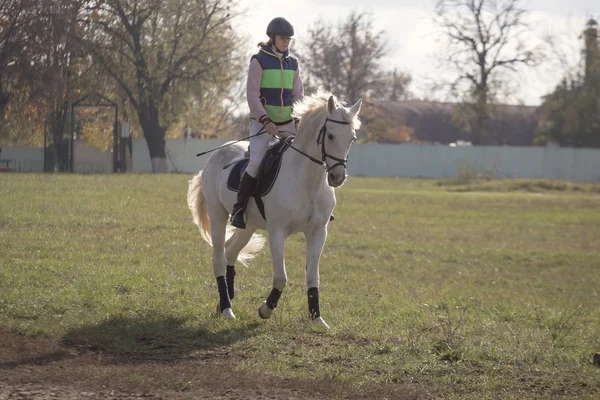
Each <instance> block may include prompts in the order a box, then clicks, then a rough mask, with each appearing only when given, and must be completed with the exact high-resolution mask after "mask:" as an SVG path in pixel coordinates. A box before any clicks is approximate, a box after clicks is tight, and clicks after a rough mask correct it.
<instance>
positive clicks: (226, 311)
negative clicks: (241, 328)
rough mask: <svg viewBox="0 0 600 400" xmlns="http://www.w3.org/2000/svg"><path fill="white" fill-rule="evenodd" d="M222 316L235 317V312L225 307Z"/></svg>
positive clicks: (226, 317)
mask: <svg viewBox="0 0 600 400" xmlns="http://www.w3.org/2000/svg"><path fill="white" fill-rule="evenodd" d="M223 318H225V319H235V314H234V313H233V311H231V308H226V309H224V310H223Z"/></svg>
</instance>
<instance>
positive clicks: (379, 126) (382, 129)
mask: <svg viewBox="0 0 600 400" xmlns="http://www.w3.org/2000/svg"><path fill="white" fill-rule="evenodd" d="M361 120H362V121H363V125H362V127H361V133H360V134H361V136H362V137H361V138H360V142H361V143H406V142H411V141H413V129H412V128H410V127H409V126H408V125H407V123H406V118H405V117H398V116H395V115H390V114H389V113H388V112H385V110H384V109H382V108H381V107H378V106H377V105H375V104H373V102H371V101H365V102H363V106H362V109H361Z"/></svg>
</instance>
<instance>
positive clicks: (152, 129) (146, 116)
mask: <svg viewBox="0 0 600 400" xmlns="http://www.w3.org/2000/svg"><path fill="white" fill-rule="evenodd" d="M138 115H139V119H140V125H141V126H142V130H143V131H144V138H145V139H146V144H147V145H148V151H149V152H150V162H151V163H152V172H154V173H166V172H168V170H167V156H166V151H165V132H166V129H165V128H164V127H162V126H161V125H160V123H159V122H158V108H157V107H156V106H153V105H149V106H147V105H143V106H142V109H141V110H140V112H139V113H138Z"/></svg>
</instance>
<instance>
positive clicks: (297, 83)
mask: <svg viewBox="0 0 600 400" xmlns="http://www.w3.org/2000/svg"><path fill="white" fill-rule="evenodd" d="M303 98H304V85H303V83H302V75H301V74H300V65H298V68H296V74H295V75H294V87H293V88H292V100H293V102H294V103H295V102H297V101H301V100H302V99H303Z"/></svg>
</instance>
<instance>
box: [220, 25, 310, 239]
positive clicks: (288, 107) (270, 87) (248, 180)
mask: <svg viewBox="0 0 600 400" xmlns="http://www.w3.org/2000/svg"><path fill="white" fill-rule="evenodd" d="M267 36H268V37H269V41H268V42H267V43H264V42H263V43H259V45H258V47H259V50H258V52H257V53H256V54H255V55H254V56H252V59H251V60H250V67H249V68H248V82H247V98H248V106H249V107H250V121H251V122H250V136H253V137H251V138H250V160H249V162H248V166H247V167H246V170H245V171H244V174H243V175H242V180H241V182H240V187H239V190H238V195H237V202H236V203H235V205H234V206H233V211H232V213H231V224H232V225H233V226H235V227H237V228H241V229H245V228H246V222H245V221H244V213H245V211H246V206H247V205H248V199H249V198H250V196H251V195H252V193H253V191H254V190H255V186H256V182H257V179H256V175H257V173H258V167H259V166H260V163H261V161H262V159H263V157H264V155H265V153H266V151H267V148H268V146H269V142H270V140H271V139H272V136H289V135H294V134H296V127H295V124H294V120H293V119H292V105H293V103H294V102H296V101H299V100H301V99H302V97H303V96H304V88H303V85H302V76H301V75H300V69H299V67H298V60H297V59H296V58H295V57H294V56H292V55H290V53H289V47H290V41H291V38H292V36H294V27H293V26H292V24H290V23H289V22H288V21H287V20H286V19H285V18H281V17H278V18H275V19H273V20H272V21H271V22H270V23H269V25H268V26H267ZM261 130H263V131H266V132H267V133H268V134H267V133H263V134H261V135H258V136H254V135H256V134H257V133H258V132H260V131H261Z"/></svg>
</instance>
